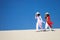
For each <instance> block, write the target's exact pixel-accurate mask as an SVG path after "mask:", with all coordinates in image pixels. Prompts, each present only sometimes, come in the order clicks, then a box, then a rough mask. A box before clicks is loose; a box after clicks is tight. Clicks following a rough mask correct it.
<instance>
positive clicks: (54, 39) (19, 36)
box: [0, 29, 60, 40]
mask: <svg viewBox="0 0 60 40" xmlns="http://www.w3.org/2000/svg"><path fill="white" fill-rule="evenodd" d="M0 40H60V29H56V30H55V31H46V32H36V31H35V30H10V31H0Z"/></svg>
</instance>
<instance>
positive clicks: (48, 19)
mask: <svg viewBox="0 0 60 40" xmlns="http://www.w3.org/2000/svg"><path fill="white" fill-rule="evenodd" d="M47 23H48V25H49V26H50V27H51V28H52V24H53V23H52V22H51V20H50V16H48V17H47Z"/></svg>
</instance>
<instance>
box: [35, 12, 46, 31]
mask: <svg viewBox="0 0 60 40" xmlns="http://www.w3.org/2000/svg"><path fill="white" fill-rule="evenodd" d="M35 19H37V23H36V31H38V27H40V29H41V30H42V23H45V22H43V20H42V18H41V15H40V13H39V12H37V13H36V14H35Z"/></svg>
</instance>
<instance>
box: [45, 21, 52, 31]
mask: <svg viewBox="0 0 60 40" xmlns="http://www.w3.org/2000/svg"><path fill="white" fill-rule="evenodd" d="M48 27H49V30H52V28H50V26H49V25H48V23H47V22H46V24H45V30H47V28H48Z"/></svg>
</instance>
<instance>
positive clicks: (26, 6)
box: [0, 0, 60, 30]
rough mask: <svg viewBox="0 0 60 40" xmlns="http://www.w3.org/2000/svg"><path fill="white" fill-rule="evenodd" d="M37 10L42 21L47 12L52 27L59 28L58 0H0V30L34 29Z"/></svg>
mask: <svg viewBox="0 0 60 40" xmlns="http://www.w3.org/2000/svg"><path fill="white" fill-rule="evenodd" d="M37 11H39V12H40V14H41V16H42V18H43V20H44V21H45V18H44V16H45V12H49V13H50V16H51V21H52V22H53V23H54V24H53V28H60V18H59V16H60V0H0V30H21V29H35V24H36V20H35V18H34V17H35V13H36V12H37ZM44 25H45V24H43V28H44Z"/></svg>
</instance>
